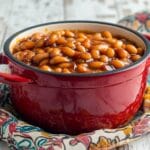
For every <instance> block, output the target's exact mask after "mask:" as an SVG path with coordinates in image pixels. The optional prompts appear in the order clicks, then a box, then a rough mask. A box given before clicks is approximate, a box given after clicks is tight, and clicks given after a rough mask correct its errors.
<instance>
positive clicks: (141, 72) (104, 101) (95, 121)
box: [0, 21, 150, 134]
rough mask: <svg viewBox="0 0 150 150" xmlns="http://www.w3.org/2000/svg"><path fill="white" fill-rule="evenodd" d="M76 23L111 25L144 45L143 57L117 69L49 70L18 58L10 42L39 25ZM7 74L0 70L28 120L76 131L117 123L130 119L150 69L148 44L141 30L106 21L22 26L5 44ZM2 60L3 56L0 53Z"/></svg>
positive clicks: (76, 25) (76, 24) (60, 25)
mask: <svg viewBox="0 0 150 150" xmlns="http://www.w3.org/2000/svg"><path fill="white" fill-rule="evenodd" d="M47 28H48V29H49V30H57V29H80V30H90V31H102V30H110V31H111V32H112V33H113V34H115V35H119V36H123V37H126V38H128V39H130V40H132V41H134V42H135V43H136V44H137V45H138V46H141V47H143V48H145V49H146V52H145V54H144V56H143V57H142V59H141V60H139V61H138V62H136V63H134V64H132V65H130V66H129V67H125V68H122V69H118V70H115V71H110V72H105V73H94V74H75V73H73V74H61V73H49V72H44V71H41V70H38V69H35V68H33V67H31V66H27V65H25V64H23V63H21V62H18V61H17V60H16V59H15V58H14V57H13V56H12V55H11V52H10V51H11V50H12V47H13V45H14V44H15V43H16V41H17V40H18V39H20V38H21V37H24V36H27V35H30V34H31V33H34V32H38V31H39V30H40V31H43V32H44V31H46V30H45V29H47ZM4 53H5V56H6V57H7V58H8V61H7V62H8V65H9V67H10V69H11V74H5V73H0V77H1V78H0V79H1V81H2V82H4V83H8V84H10V87H11V99H12V102H13V105H14V107H15V108H16V110H17V111H18V113H19V114H20V115H21V116H22V117H23V118H24V119H25V120H27V121H29V122H31V123H33V124H36V125H38V126H40V127H42V128H44V129H46V130H49V131H51V132H54V133H67V134H78V133H83V132H89V131H92V130H95V129H100V128H115V127H118V126H120V125H123V124H124V123H125V122H127V121H129V120H130V119H131V118H132V117H133V116H134V115H135V113H136V112H137V111H138V109H139V107H140V105H141V103H142V96H143V92H144V90H145V86H146V81H147V74H148V66H149V63H150V62H148V57H149V53H150V46H149V45H148V42H147V40H146V39H145V38H144V37H143V36H141V35H140V34H139V33H137V32H134V31H132V30H130V29H127V28H125V27H121V26H118V25H114V24H110V23H101V22H93V21H65V22H55V23H47V24H42V25H38V26H34V27H30V28H27V29H25V30H22V31H20V32H18V33H16V34H14V35H13V36H11V37H10V38H9V39H8V40H7V41H6V42H5V45H4ZM1 60H2V58H1Z"/></svg>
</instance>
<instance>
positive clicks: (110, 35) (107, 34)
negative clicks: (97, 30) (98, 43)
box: [102, 31, 112, 39]
mask: <svg viewBox="0 0 150 150" xmlns="http://www.w3.org/2000/svg"><path fill="white" fill-rule="evenodd" d="M102 36H103V37H105V38H110V39H112V34H111V33H110V32H109V31H103V32H102Z"/></svg>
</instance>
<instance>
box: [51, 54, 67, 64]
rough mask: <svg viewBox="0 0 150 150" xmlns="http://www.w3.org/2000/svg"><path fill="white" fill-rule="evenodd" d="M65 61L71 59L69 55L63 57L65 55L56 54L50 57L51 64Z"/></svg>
mask: <svg viewBox="0 0 150 150" xmlns="http://www.w3.org/2000/svg"><path fill="white" fill-rule="evenodd" d="M65 62H69V59H68V58H67V57H63V56H55V57H53V58H51V59H50V64H51V65H55V64H60V63H65Z"/></svg>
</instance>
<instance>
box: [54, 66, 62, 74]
mask: <svg viewBox="0 0 150 150" xmlns="http://www.w3.org/2000/svg"><path fill="white" fill-rule="evenodd" d="M54 71H55V72H59V73H60V72H62V68H60V67H57V68H54Z"/></svg>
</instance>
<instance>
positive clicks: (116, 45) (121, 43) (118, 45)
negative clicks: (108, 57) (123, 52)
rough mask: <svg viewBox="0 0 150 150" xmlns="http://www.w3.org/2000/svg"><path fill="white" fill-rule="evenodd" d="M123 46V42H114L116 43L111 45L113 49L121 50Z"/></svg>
mask: <svg viewBox="0 0 150 150" xmlns="http://www.w3.org/2000/svg"><path fill="white" fill-rule="evenodd" d="M122 45H123V42H122V41H121V40H116V42H115V43H114V44H113V47H114V48H121V47H122Z"/></svg>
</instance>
